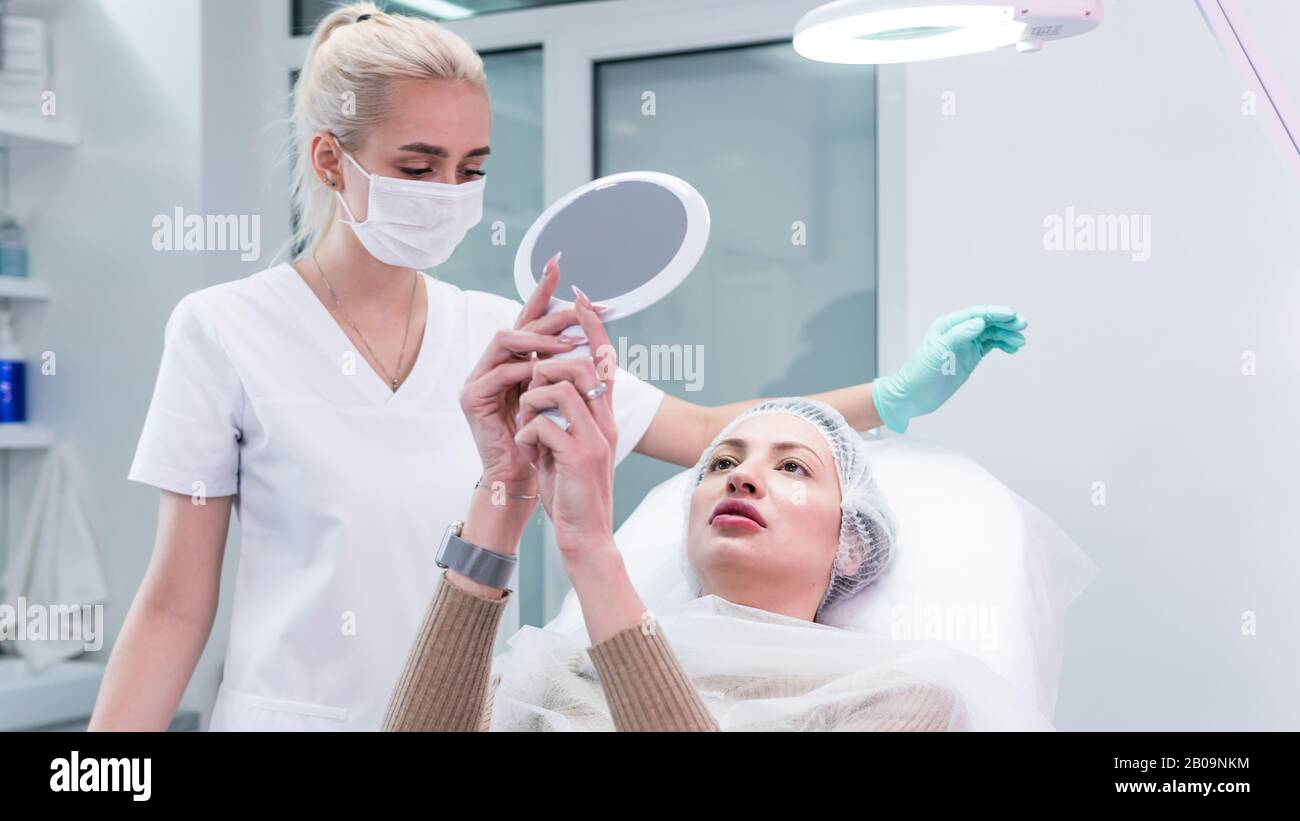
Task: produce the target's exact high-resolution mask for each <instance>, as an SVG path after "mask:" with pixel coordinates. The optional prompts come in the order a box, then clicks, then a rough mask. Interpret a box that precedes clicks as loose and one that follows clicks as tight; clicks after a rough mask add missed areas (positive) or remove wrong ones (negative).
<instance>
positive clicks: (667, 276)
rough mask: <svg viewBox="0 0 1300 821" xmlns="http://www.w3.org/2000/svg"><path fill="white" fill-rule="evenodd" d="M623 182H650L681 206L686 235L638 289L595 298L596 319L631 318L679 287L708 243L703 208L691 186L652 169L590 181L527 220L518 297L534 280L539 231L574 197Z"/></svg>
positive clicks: (518, 257)
mask: <svg viewBox="0 0 1300 821" xmlns="http://www.w3.org/2000/svg"><path fill="white" fill-rule="evenodd" d="M623 182H648V183H653V184H654V185H658V186H659V187H661V188H663V189H665V190H667V191H669V192H671V193H672V194H673V196H675V197H677V201H678V202H680V203H681V204H682V208H683V209H685V211H686V236H684V237H683V238H682V244H681V245H680V246H679V247H678V248H677V253H676V254H674V255H673V258H672V259H671V260H669V261H668V264H667V265H665V266H664V268H663V270H662V271H660V272H659V273H658V274H656V275H655V276H653V277H651V278H650V280H649V281H648V282H645V283H643V284H641V285H639V286H638V287H636V288H634V289H632V290H631V291H628V292H627V293H626V294H621V295H619V296H616V297H609V298H604V299H601V300H600V302H601V304H603V305H606V306H608V310H606V311H605V313H604V314H602V315H601V319H602V320H604V321H606V322H608V321H610V320H611V319H619V318H620V317H625V316H631V315H632V314H634V313H636V312H637V311H640V310H642V309H643V308H647V307H649V306H651V305H653V304H655V303H656V302H658V301H659V300H660V299H662V298H663V297H665V296H667V295H668V294H669V293H671V292H672V290H673V289H674V288H676V287H677V286H678V285H679V284H681V281H682V280H684V279H686V276H687V275H688V274H690V272H691V271H692V270H693V269H694V268H695V265H696V263H698V262H699V261H700V257H701V256H703V255H704V248H705V246H706V245H708V242H709V206H708V204H707V203H705V201H704V197H702V196H700V192H699V191H696V190H695V187H694V186H692V185H691V184H690V183H688V182H686V181H685V180H682V179H680V178H678V177H674V176H673V175H671V174H663V173H660V172H658V171H624V172H622V173H619V174H610V175H608V176H605V177H601V178H600V179H596V180H592V181H591V182H589V183H587V184H585V185H581V186H579V187H577V188H575V189H574V190H572V191H570V192H569V193H568V194H565V195H564V196H563V197H560V198H559V199H558V200H556V201H555V202H553V203H551V205H550V207H548V208H547V209H546V210H545V211H543V212H542V215H541V216H539V217H538V218H537V219H535V220H533V224H532V225H530V226H529V227H528V233H526V234H524V238H523V240H521V241H520V243H519V250H518V251H517V252H516V253H515V288H516V289H517V290H518V291H519V296H520V298H521V299H523V300H524V301H525V302H527V301H528V297H529V296H530V295H532V293H533V291H534V290H536V288H537V279H536V277H535V276H534V274H533V271H532V269H531V263H530V260H531V259H532V257H533V247H534V246H535V245H536V244H537V239H538V238H539V237H540V236H541V235H542V231H543V230H545V229H546V226H547V225H549V224H550V222H551V220H552V219H554V218H555V216H556V215H557V214H559V213H560V212H561V211H563V210H564V209H565V208H567V207H568V206H569V205H570V204H571V203H572V202H574V201H575V200H577V199H578V198H579V197H582V196H585V195H587V194H589V193H591V192H592V191H595V190H598V189H600V188H606V187H608V186H610V185H616V184H618V183H623ZM563 250H564V249H563V248H561V249H560V251H561V252H563ZM560 267H561V270H563V267H564V260H563V259H561V260H560ZM572 305H573V302H572V300H565V299H561V298H559V297H552V298H551V310H560V309H563V308H567V307H571V306H572Z"/></svg>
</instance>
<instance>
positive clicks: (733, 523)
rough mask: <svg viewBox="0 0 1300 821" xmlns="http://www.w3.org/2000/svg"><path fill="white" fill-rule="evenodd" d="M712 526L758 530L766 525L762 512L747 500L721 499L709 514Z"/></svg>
mask: <svg viewBox="0 0 1300 821" xmlns="http://www.w3.org/2000/svg"><path fill="white" fill-rule="evenodd" d="M709 524H711V525H713V526H714V527H734V528H737V529H740V530H759V529H760V528H765V527H767V522H766V521H765V520H764V519H763V514H761V513H759V512H758V508H756V507H754V506H753V505H751V504H750V503H749V502H743V501H741V500H740V499H723V500H722V501H721V502H719V503H718V506H717V507H715V508H714V509H713V514H712V515H711V516H709Z"/></svg>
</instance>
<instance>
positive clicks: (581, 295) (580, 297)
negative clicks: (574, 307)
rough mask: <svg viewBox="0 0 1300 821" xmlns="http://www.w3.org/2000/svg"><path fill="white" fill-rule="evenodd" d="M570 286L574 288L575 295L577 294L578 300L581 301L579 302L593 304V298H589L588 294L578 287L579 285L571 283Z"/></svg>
mask: <svg viewBox="0 0 1300 821" xmlns="http://www.w3.org/2000/svg"><path fill="white" fill-rule="evenodd" d="M569 287H570V288H572V289H573V295H574V296H576V297H577V298H578V301H579V302H581V303H582V304H584V305H590V304H591V300H590V299H587V295H586V294H584V293H583V292H582V291H581V290H580V289H579V288H578V286H577V285H570V286H569Z"/></svg>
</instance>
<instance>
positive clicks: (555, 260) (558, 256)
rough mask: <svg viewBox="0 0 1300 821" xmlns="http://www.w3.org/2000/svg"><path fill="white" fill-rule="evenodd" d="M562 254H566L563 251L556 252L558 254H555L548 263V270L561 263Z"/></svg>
mask: <svg viewBox="0 0 1300 821" xmlns="http://www.w3.org/2000/svg"><path fill="white" fill-rule="evenodd" d="M562 253H564V252H563V251H556V252H555V256H553V257H551V258H550V259H549V260H547V261H546V267H547V268H550V267H551V266H552V265H555V264H556V263H558V262H559V261H560V254H562Z"/></svg>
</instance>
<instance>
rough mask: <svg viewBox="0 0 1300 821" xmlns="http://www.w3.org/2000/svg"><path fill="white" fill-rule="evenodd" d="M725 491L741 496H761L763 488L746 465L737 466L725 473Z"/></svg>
mask: <svg viewBox="0 0 1300 821" xmlns="http://www.w3.org/2000/svg"><path fill="white" fill-rule="evenodd" d="M727 491H728V492H729V493H735V494H739V495H742V496H745V495H747V496H762V495H763V487H762V485H761V484H760V483H759V482H758V477H757V476H756V475H755V474H754V471H752V470H750V468H749V467H747V466H746V465H737V466H736V467H734V468H732V469H731V470H730V471H729V472H728V473H727Z"/></svg>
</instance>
